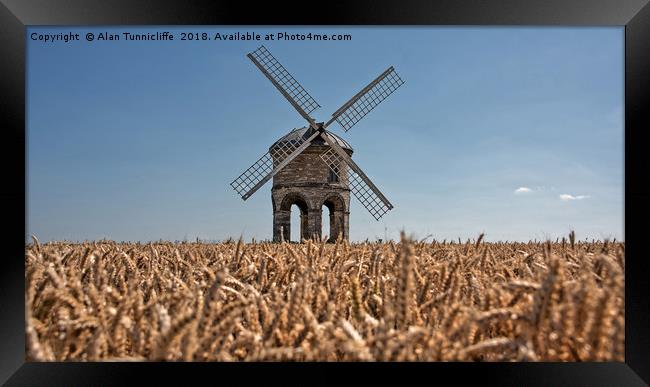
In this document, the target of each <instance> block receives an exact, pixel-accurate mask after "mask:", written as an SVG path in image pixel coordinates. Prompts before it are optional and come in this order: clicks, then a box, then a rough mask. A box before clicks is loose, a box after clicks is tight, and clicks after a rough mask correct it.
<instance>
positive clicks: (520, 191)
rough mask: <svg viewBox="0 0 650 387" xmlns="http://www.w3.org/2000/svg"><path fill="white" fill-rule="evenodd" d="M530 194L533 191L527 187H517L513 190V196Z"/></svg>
mask: <svg viewBox="0 0 650 387" xmlns="http://www.w3.org/2000/svg"><path fill="white" fill-rule="evenodd" d="M530 192H533V190H532V189H530V188H528V187H519V188H517V189H516V190H515V194H525V193H530Z"/></svg>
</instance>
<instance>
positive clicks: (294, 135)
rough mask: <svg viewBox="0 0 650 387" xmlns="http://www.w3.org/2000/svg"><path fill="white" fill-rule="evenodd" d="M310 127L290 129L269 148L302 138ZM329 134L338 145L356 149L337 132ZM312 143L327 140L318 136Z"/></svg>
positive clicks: (317, 143) (350, 149)
mask: <svg viewBox="0 0 650 387" xmlns="http://www.w3.org/2000/svg"><path fill="white" fill-rule="evenodd" d="M308 129H309V127H308V126H306V127H304V128H296V129H294V130H292V131H290V132H289V133H287V134H285V135H284V136H282V137H281V138H280V139H279V140H278V141H276V142H274V143H273V145H271V146H270V147H269V150H272V149H273V148H275V146H276V145H278V144H280V143H282V142H291V141H299V140H300V139H301V138H303V137H304V136H305V133H307V130H308ZM327 134H328V135H329V136H330V137H331V138H332V139H334V141H335V142H336V144H337V145H338V146H340V147H341V148H343V149H346V150H349V151H354V149H352V146H351V145H350V144H349V143H348V142H347V141H345V140H344V139H342V138H341V137H339V136H337V135H336V134H334V133H332V132H329V131H328V132H327ZM312 143H313V144H315V145H323V144H324V143H325V142H324V141H323V139H322V138H320V137H316V139H314V141H313V142H312Z"/></svg>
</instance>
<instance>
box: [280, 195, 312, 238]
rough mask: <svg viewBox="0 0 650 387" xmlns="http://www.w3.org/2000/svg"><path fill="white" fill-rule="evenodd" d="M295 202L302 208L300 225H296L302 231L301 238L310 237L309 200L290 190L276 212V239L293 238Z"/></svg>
mask: <svg viewBox="0 0 650 387" xmlns="http://www.w3.org/2000/svg"><path fill="white" fill-rule="evenodd" d="M294 204H295V205H296V206H297V207H298V208H299V209H300V227H299V228H298V227H295V229H296V230H298V232H299V233H300V234H299V235H300V238H299V239H301V240H302V239H309V234H310V232H309V202H308V201H307V199H306V198H305V197H304V196H303V195H302V194H300V193H298V192H290V193H288V194H286V195H285V196H284V197H283V198H282V201H281V202H280V206H279V208H277V210H276V211H275V212H274V218H275V219H274V221H273V224H274V227H275V228H277V229H276V230H275V232H274V235H275V239H276V240H285V241H290V240H291V206H293V205H294Z"/></svg>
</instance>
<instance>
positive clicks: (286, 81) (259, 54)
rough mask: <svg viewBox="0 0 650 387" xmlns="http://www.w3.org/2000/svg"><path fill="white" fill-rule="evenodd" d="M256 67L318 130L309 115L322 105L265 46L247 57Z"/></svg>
mask: <svg viewBox="0 0 650 387" xmlns="http://www.w3.org/2000/svg"><path fill="white" fill-rule="evenodd" d="M246 56H247V57H248V59H250V60H251V61H252V62H253V63H254V64H255V66H257V68H258V69H260V71H261V72H262V74H264V76H266V77H267V78H268V79H269V81H271V83H273V86H275V88H276V89H278V91H279V92H280V93H281V94H282V95H283V96H284V98H286V99H287V101H289V103H290V104H291V106H293V107H294V109H296V110H297V111H298V113H300V115H301V116H302V117H303V118H304V119H306V120H307V122H309V124H310V125H311V127H313V128H314V129H316V123H315V121H314V119H313V118H311V117H310V116H309V113H311V112H312V111H314V110H316V109H318V108H319V107H320V105H319V104H318V103H317V102H316V100H314V98H312V96H311V95H309V93H308V92H307V90H305V89H304V88H303V87H302V85H301V84H300V83H298V81H296V79H295V78H294V77H293V76H292V75H291V74H289V72H288V71H287V69H285V68H284V66H282V64H280V62H278V60H277V59H275V57H273V55H271V53H270V52H269V50H267V49H266V47H264V46H260V47H259V48H258V49H257V50H255V51H253V52H251V53H249V54H247V55H246Z"/></svg>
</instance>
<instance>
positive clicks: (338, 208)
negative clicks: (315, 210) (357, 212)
mask: <svg viewBox="0 0 650 387" xmlns="http://www.w3.org/2000/svg"><path fill="white" fill-rule="evenodd" d="M323 206H324V207H326V208H327V210H328V211H327V212H328V216H323V218H325V219H327V223H328V229H325V228H323V235H328V236H329V237H328V239H327V241H328V242H335V241H336V239H337V238H338V237H339V234H343V233H345V230H344V227H343V225H344V219H343V215H344V212H345V202H344V201H343V199H342V198H341V197H340V196H339V195H332V196H329V197H327V199H325V201H324V202H323ZM323 215H324V214H323ZM325 219H323V220H325ZM324 223H325V222H323V224H324ZM343 236H344V237H345V235H343Z"/></svg>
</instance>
